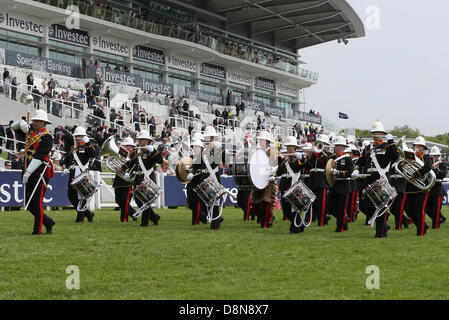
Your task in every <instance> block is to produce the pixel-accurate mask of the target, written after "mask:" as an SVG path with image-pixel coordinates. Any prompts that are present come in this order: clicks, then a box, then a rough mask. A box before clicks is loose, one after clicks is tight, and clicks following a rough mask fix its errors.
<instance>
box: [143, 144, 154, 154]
mask: <svg viewBox="0 0 449 320" xmlns="http://www.w3.org/2000/svg"><path fill="white" fill-rule="evenodd" d="M145 148H146V149H147V150H148V152H150V153H153V151H154V147H153V146H151V145H150V146H145Z"/></svg>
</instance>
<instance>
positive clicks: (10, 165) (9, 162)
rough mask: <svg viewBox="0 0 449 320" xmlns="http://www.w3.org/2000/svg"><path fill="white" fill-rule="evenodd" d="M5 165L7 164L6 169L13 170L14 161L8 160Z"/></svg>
mask: <svg viewBox="0 0 449 320" xmlns="http://www.w3.org/2000/svg"><path fill="white" fill-rule="evenodd" d="M4 166H5V170H12V163H11V161H9V160H6V161H5V164H4Z"/></svg>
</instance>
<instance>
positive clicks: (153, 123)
mask: <svg viewBox="0 0 449 320" xmlns="http://www.w3.org/2000/svg"><path fill="white" fill-rule="evenodd" d="M148 126H149V129H150V136H152V137H154V134H155V133H156V119H154V116H151V118H150V120H148Z"/></svg>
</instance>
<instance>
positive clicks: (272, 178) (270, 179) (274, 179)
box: [268, 177, 276, 181]
mask: <svg viewBox="0 0 449 320" xmlns="http://www.w3.org/2000/svg"><path fill="white" fill-rule="evenodd" d="M268 181H276V177H270V178H269V179H268Z"/></svg>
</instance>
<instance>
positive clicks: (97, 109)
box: [94, 105, 106, 119]
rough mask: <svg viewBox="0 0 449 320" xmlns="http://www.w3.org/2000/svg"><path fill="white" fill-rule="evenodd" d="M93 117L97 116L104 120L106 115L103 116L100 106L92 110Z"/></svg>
mask: <svg viewBox="0 0 449 320" xmlns="http://www.w3.org/2000/svg"><path fill="white" fill-rule="evenodd" d="M94 116H97V117H98V118H101V119H106V115H105V114H104V108H103V106H102V105H97V107H96V108H95V110H94Z"/></svg>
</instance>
